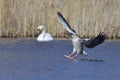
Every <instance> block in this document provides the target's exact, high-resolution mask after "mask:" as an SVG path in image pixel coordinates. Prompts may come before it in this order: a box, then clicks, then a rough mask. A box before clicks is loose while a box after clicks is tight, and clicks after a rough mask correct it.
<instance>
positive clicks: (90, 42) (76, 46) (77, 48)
mask: <svg viewBox="0 0 120 80" xmlns="http://www.w3.org/2000/svg"><path fill="white" fill-rule="evenodd" d="M57 14H58V19H59V21H60V22H61V23H62V25H63V27H64V28H65V32H64V34H66V35H71V37H72V44H73V51H72V52H71V53H70V54H69V55H64V56H65V57H67V58H69V59H74V58H76V57H77V56H78V54H82V55H85V56H88V54H87V52H86V51H85V50H84V46H85V47H87V48H94V47H96V46H97V45H99V44H102V43H103V42H104V41H105V34H104V32H100V33H99V34H98V35H97V36H96V37H94V38H90V39H82V38H80V37H78V35H77V34H76V32H75V30H74V29H72V28H71V26H70V25H69V24H68V22H67V21H66V19H65V18H64V17H63V15H62V14H61V13H60V12H58V13H57Z"/></svg>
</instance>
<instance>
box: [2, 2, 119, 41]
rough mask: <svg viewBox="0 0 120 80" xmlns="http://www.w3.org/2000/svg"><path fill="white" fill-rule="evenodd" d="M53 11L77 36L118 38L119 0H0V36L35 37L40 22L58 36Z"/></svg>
mask: <svg viewBox="0 0 120 80" xmlns="http://www.w3.org/2000/svg"><path fill="white" fill-rule="evenodd" d="M57 11H60V12H61V13H62V14H63V15H64V16H65V18H66V19H67V21H68V22H69V23H70V25H71V26H72V28H75V30H76V31H77V33H78V35H80V37H91V36H96V35H97V34H98V33H99V32H100V31H104V32H105V33H106V36H107V37H108V38H111V39H116V38H120V0H0V37H36V36H37V33H36V29H37V26H39V25H41V24H42V25H45V26H46V28H47V32H50V33H51V34H52V36H54V37H61V35H60V32H61V31H63V30H64V29H63V27H61V26H62V25H61V23H60V22H59V21H58V17H57Z"/></svg>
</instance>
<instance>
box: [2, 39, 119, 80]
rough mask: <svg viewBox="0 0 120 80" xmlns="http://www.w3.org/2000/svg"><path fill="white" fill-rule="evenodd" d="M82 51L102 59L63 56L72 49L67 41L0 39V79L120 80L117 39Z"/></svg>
mask: <svg viewBox="0 0 120 80" xmlns="http://www.w3.org/2000/svg"><path fill="white" fill-rule="evenodd" d="M85 50H86V52H88V54H89V55H90V56H92V57H93V58H94V59H95V60H104V61H94V60H93V61H89V60H77V59H76V60H69V59H67V58H65V57H64V55H65V54H69V53H70V52H71V51H72V44H71V41H69V40H54V41H51V42H37V41H36V40H35V39H10V40H9V39H1V40H0V80H120V69H119V68H120V41H105V42H104V43H103V44H101V45H99V46H97V47H95V48H93V49H87V48H85ZM77 58H78V59H81V58H83V59H84V58H86V57H83V56H80V55H79V56H78V57H77Z"/></svg>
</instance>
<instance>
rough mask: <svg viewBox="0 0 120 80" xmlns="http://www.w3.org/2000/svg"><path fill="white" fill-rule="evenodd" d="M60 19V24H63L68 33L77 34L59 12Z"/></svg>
mask: <svg viewBox="0 0 120 80" xmlns="http://www.w3.org/2000/svg"><path fill="white" fill-rule="evenodd" d="M58 17H59V20H60V22H61V23H62V24H63V26H64V28H65V29H66V30H67V31H69V32H70V33H72V34H76V32H75V30H74V29H72V28H71V27H70V25H69V24H68V22H67V21H66V20H65V18H64V17H63V15H62V14H61V13H60V12H58Z"/></svg>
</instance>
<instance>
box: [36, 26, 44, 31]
mask: <svg viewBox="0 0 120 80" xmlns="http://www.w3.org/2000/svg"><path fill="white" fill-rule="evenodd" d="M37 29H38V30H40V31H43V30H44V29H45V26H44V25H40V26H38V27H37Z"/></svg>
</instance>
